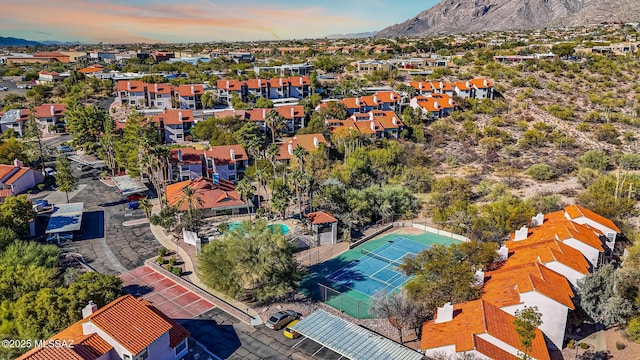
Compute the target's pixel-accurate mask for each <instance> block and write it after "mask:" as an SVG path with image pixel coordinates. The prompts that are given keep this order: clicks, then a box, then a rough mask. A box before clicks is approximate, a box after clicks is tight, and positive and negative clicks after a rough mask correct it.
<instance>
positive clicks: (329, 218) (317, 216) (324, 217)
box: [307, 211, 338, 225]
mask: <svg viewBox="0 0 640 360" xmlns="http://www.w3.org/2000/svg"><path fill="white" fill-rule="evenodd" d="M307 219H309V220H310V221H311V224H313V225H319V224H328V223H335V222H338V220H337V219H336V218H334V217H333V215H331V213H329V212H326V211H316V212H312V213H309V214H307Z"/></svg>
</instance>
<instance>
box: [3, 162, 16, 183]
mask: <svg viewBox="0 0 640 360" xmlns="http://www.w3.org/2000/svg"><path fill="white" fill-rule="evenodd" d="M15 169H16V167H15V166H13V165H4V164H0V180H2V179H4V178H5V177H6V176H7V175H9V174H10V173H11V172H12V171H15Z"/></svg>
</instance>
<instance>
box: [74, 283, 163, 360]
mask: <svg viewBox="0 0 640 360" xmlns="http://www.w3.org/2000/svg"><path fill="white" fill-rule="evenodd" d="M147 304H148V303H146V301H145V300H138V299H136V298H135V297H133V296H131V295H125V296H121V297H119V298H117V299H116V300H114V301H112V302H110V303H109V304H107V305H105V306H103V307H102V308H101V309H99V310H98V311H96V312H95V313H93V314H92V315H91V316H89V317H88V318H86V319H83V320H84V321H87V320H89V321H91V323H93V324H94V325H95V326H97V327H98V328H100V329H101V330H102V331H104V332H105V333H107V334H108V335H109V336H110V337H111V338H113V339H114V340H115V341H117V342H118V343H119V344H120V345H122V347H124V348H125V349H127V350H128V351H129V352H131V353H132V354H138V353H140V352H141V351H142V350H144V349H145V348H146V347H148V346H149V345H151V343H153V342H154V341H156V340H157V339H158V338H159V337H160V336H162V335H163V334H165V333H166V332H168V331H169V330H171V328H172V324H169V323H168V322H167V321H165V320H164V319H163V318H161V317H159V316H158V315H157V314H156V313H155V312H154V311H152V310H151V309H150V308H149V306H147Z"/></svg>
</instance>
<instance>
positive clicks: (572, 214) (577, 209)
mask: <svg viewBox="0 0 640 360" xmlns="http://www.w3.org/2000/svg"><path fill="white" fill-rule="evenodd" d="M564 211H565V212H566V213H567V215H568V216H569V218H570V219H571V220H573V219H577V218H579V217H581V216H584V217H586V218H587V219H590V220H593V221H595V222H597V223H599V224H602V225H604V226H606V227H608V228H609V229H611V230H615V231H616V232H617V233H621V232H622V231H621V230H620V229H619V228H618V227H617V226H616V224H614V223H613V221H611V220H609V219H607V218H606V217H604V216H601V215H598V214H596V213H594V212H593V211H591V210H589V209H585V208H583V207H582V206H580V205H569V206H567V207H565V208H564Z"/></svg>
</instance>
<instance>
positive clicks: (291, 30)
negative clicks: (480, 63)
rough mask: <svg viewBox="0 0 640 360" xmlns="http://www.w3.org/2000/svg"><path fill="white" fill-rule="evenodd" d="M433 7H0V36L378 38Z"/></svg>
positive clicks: (77, 2) (33, 0) (334, 2)
mask: <svg viewBox="0 0 640 360" xmlns="http://www.w3.org/2000/svg"><path fill="white" fill-rule="evenodd" d="M437 2H438V0H423V1H416V0H394V1H390V0H324V1H308V0H307V1H305V0H298V1H293V0H263V1H260V0H235V1H234V0H194V1H180V0H128V1H125V0H48V1H42V0H4V1H3V4H2V11H0V36H12V37H18V38H25V39H29V40H61V41H80V42H86V43H97V42H105V43H110V42H115V43H131V42H207V41H216V40H228V41H234V40H238V41H240V40H272V39H300V38H315V37H323V36H326V35H330V34H344V33H355V32H365V31H376V30H381V29H383V28H384V27H386V26H388V25H392V24H395V23H398V22H401V21H404V20H406V19H408V18H410V17H412V16H415V15H417V14H418V13H419V12H420V11H422V10H425V9H427V8H429V7H431V6H433V5H434V4H435V3H437Z"/></svg>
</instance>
